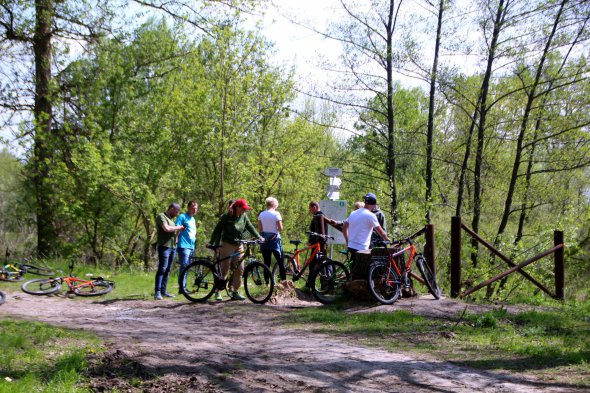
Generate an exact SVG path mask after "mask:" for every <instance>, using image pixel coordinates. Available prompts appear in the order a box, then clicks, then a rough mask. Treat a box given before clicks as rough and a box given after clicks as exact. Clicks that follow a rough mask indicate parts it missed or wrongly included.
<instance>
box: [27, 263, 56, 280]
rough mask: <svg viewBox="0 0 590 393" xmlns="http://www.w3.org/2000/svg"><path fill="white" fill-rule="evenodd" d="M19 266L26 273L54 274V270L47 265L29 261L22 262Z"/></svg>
mask: <svg viewBox="0 0 590 393" xmlns="http://www.w3.org/2000/svg"><path fill="white" fill-rule="evenodd" d="M20 267H21V269H23V270H24V271H26V272H27V273H32V274H36V275H38V276H48V277H50V276H55V272H54V271H53V270H51V269H50V268H48V267H40V266H35V265H31V264H29V263H23V264H22V265H20Z"/></svg>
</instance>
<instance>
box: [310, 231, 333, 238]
mask: <svg viewBox="0 0 590 393" xmlns="http://www.w3.org/2000/svg"><path fill="white" fill-rule="evenodd" d="M305 233H307V234H309V235H312V236H319V237H321V238H322V239H324V240H327V239H331V240H334V236H330V235H322V234H321V233H317V232H311V231H306V232H305Z"/></svg>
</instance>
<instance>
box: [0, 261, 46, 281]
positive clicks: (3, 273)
mask: <svg viewBox="0 0 590 393" xmlns="http://www.w3.org/2000/svg"><path fill="white" fill-rule="evenodd" d="M25 273H32V274H36V275H38V276H52V275H55V273H54V272H53V270H51V269H50V268H47V267H40V266H36V265H32V264H29V263H16V264H12V263H8V264H5V265H4V266H2V267H0V280H3V281H13V282H16V281H22V280H24V275H25Z"/></svg>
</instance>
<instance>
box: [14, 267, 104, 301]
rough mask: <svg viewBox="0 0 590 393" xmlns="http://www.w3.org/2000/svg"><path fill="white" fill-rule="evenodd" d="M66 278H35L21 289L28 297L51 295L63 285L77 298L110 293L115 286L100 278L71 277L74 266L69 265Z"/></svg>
mask: <svg viewBox="0 0 590 393" xmlns="http://www.w3.org/2000/svg"><path fill="white" fill-rule="evenodd" d="M69 268H70V271H69V273H68V275H67V276H64V277H55V278H36V279H34V280H29V281H27V282H25V283H24V284H23V285H22V286H21V289H22V290H23V292H25V293H28V294H30V295H51V294H53V293H56V292H58V291H59V290H60V289H61V286H62V284H63V283H65V284H66V285H67V286H68V293H74V294H76V295H78V296H100V295H105V294H107V293H109V292H111V291H112V290H113V288H114V286H115V283H114V282H113V281H109V280H105V279H103V278H102V277H93V278H89V279H83V278H79V277H75V276H73V275H72V273H73V270H74V264H73V263H72V264H70V266H69Z"/></svg>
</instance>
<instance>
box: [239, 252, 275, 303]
mask: <svg viewBox="0 0 590 393" xmlns="http://www.w3.org/2000/svg"><path fill="white" fill-rule="evenodd" d="M265 275H266V277H269V279H268V280H265ZM274 288H275V281H274V278H272V273H271V271H270V269H269V268H268V266H266V265H265V264H263V263H261V262H258V261H254V262H252V263H250V264H248V265H247V266H246V268H245V269H244V290H245V291H246V296H247V297H248V299H250V300H251V301H252V302H253V303H258V304H263V303H266V302H267V301H268V300H269V299H270V297H271V296H272V292H273V290H274Z"/></svg>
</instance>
